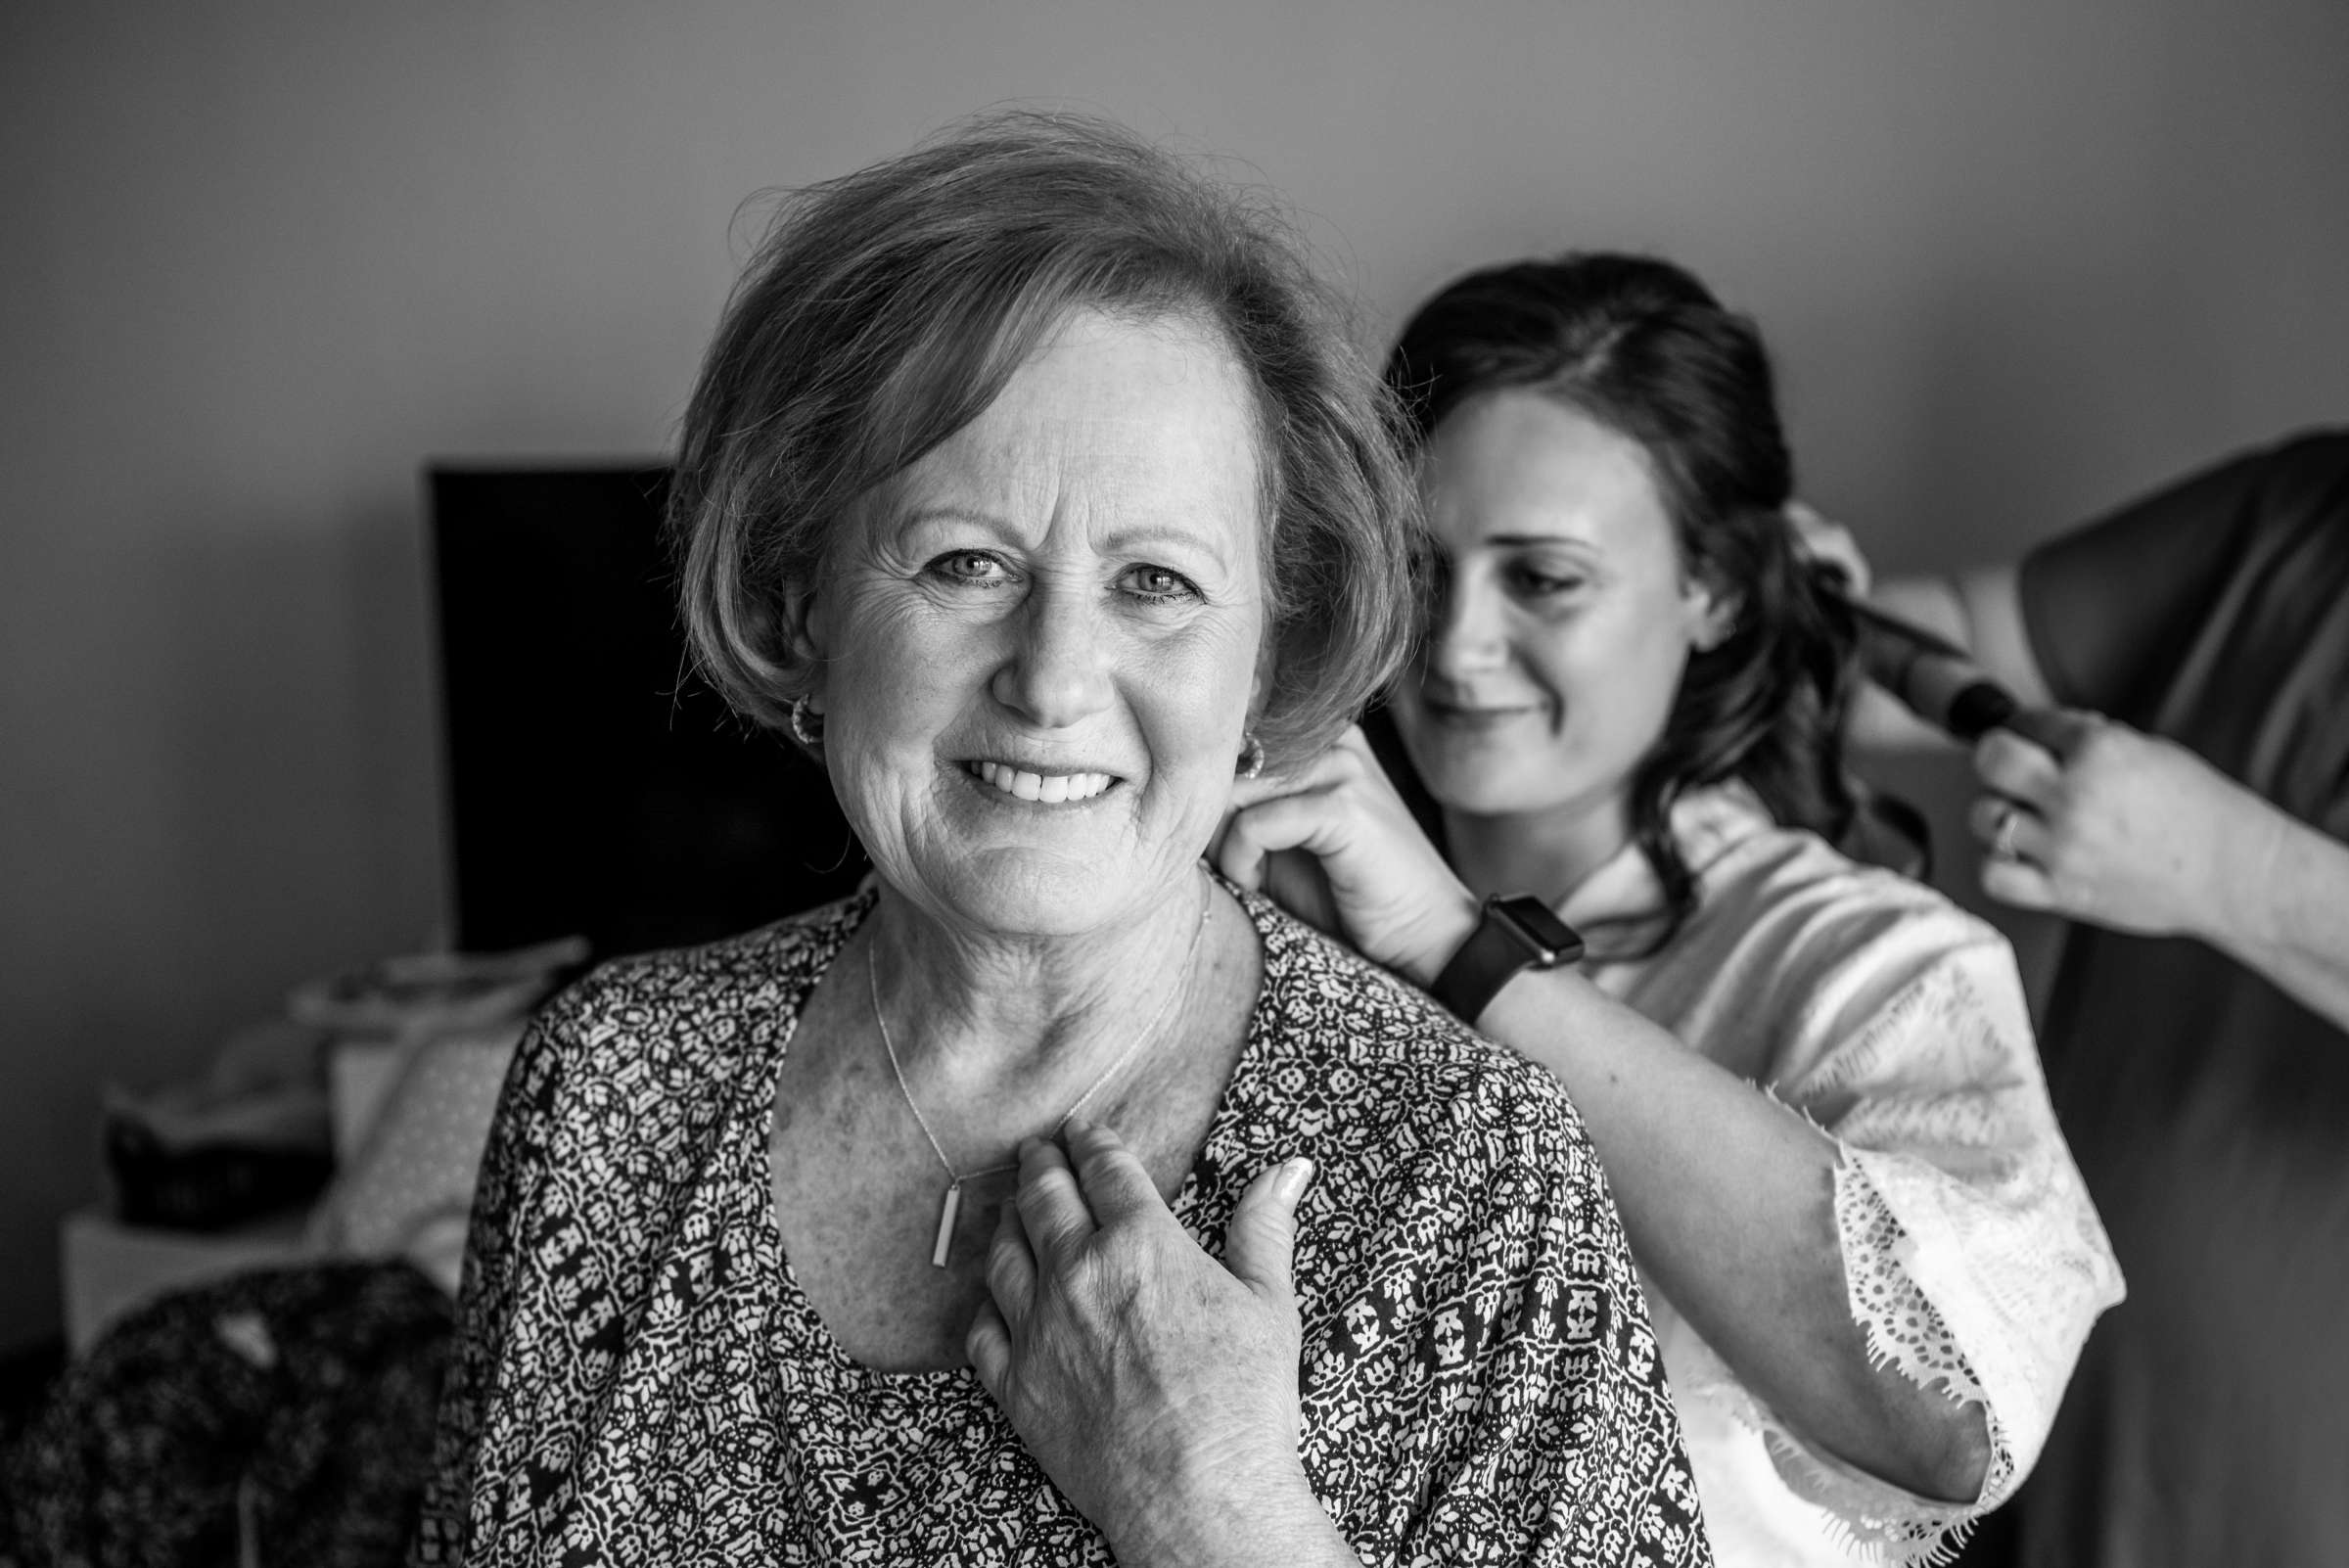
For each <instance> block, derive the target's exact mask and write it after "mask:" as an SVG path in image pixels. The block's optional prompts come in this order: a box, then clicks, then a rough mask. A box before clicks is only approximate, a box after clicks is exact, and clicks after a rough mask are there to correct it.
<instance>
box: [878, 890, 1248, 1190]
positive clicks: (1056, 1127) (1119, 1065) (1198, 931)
mask: <svg viewBox="0 0 2349 1568" xmlns="http://www.w3.org/2000/svg"><path fill="white" fill-rule="evenodd" d="M1200 881H1201V884H1202V886H1203V888H1204V887H1205V884H1206V878H1205V877H1202V878H1201V879H1200ZM1215 902H1216V900H1215V896H1214V893H1213V892H1212V890H1210V891H1207V892H1205V893H1204V894H1203V896H1202V897H1201V899H1200V900H1199V923H1198V924H1197V925H1195V926H1193V927H1192V928H1191V945H1190V946H1189V947H1187V948H1186V949H1184V951H1183V955H1182V968H1181V970H1180V971H1179V972H1178V973H1177V974H1176V975H1175V977H1174V989H1172V990H1171V991H1169V992H1167V995H1166V999H1165V1000H1164V1001H1162V1002H1160V1003H1159V1004H1158V1011H1157V1012H1155V1013H1152V1014H1151V1015H1150V1022H1149V1023H1147V1024H1145V1025H1143V1026H1142V1027H1141V1029H1140V1030H1138V1031H1137V1032H1135V1034H1134V1036H1133V1038H1130V1039H1128V1041H1127V1042H1126V1044H1125V1045H1124V1047H1123V1048H1121V1049H1120V1050H1119V1052H1118V1054H1117V1055H1116V1056H1115V1057H1113V1058H1111V1060H1110V1064H1109V1065H1108V1066H1107V1067H1105V1068H1103V1069H1102V1070H1101V1072H1100V1075H1099V1076H1098V1077H1096V1078H1095V1079H1094V1080H1093V1082H1092V1084H1091V1085H1090V1086H1089V1087H1087V1088H1086V1089H1085V1091H1084V1092H1083V1093H1082V1094H1080V1095H1078V1096H1077V1100H1076V1103H1075V1104H1073V1105H1071V1106H1070V1107H1069V1108H1068V1109H1067V1110H1065V1111H1063V1112H1061V1113H1060V1120H1059V1121H1057V1122H1055V1123H1053V1124H1052V1130H1053V1132H1054V1133H1055V1134H1057V1133H1058V1132H1059V1131H1060V1130H1061V1129H1062V1128H1065V1127H1067V1126H1068V1125H1069V1118H1071V1117H1073V1116H1075V1115H1076V1114H1077V1113H1078V1112H1079V1111H1082V1110H1083V1109H1084V1107H1085V1105H1086V1104H1087V1103H1088V1102H1090V1101H1091V1099H1092V1097H1093V1096H1094V1095H1096V1094H1098V1093H1100V1092H1101V1090H1102V1089H1104V1088H1105V1087H1107V1086H1108V1084H1109V1081H1110V1080H1111V1079H1113V1078H1116V1077H1117V1076H1118V1073H1119V1071H1120V1070H1121V1069H1123V1068H1124V1067H1125V1066H1126V1064H1127V1063H1128V1062H1130V1061H1131V1060H1133V1056H1134V1053H1135V1052H1136V1051H1138V1050H1140V1049H1141V1048H1142V1045H1143V1044H1144V1042H1146V1041H1147V1040H1148V1039H1149V1038H1151V1037H1152V1036H1153V1035H1155V1034H1157V1033H1158V1026H1159V1025H1160V1024H1161V1023H1163V1022H1165V1020H1166V1016H1167V1012H1168V1010H1169V1009H1170V1008H1172V1007H1173V1006H1174V998H1175V997H1177V996H1179V995H1181V994H1182V988H1183V982H1184V981H1185V980H1186V979H1188V978H1189V976H1190V972H1191V964H1192V962H1193V960H1195V959H1196V958H1197V957H1198V956H1199V942H1200V939H1201V938H1202V937H1204V936H1205V935H1206V934H1207V917H1208V914H1209V912H1210V911H1211V910H1213V909H1214V908H1215ZM879 952H880V944H879V943H877V942H876V943H875V944H873V945H871V946H869V947H867V948H866V949H865V952H864V979H865V990H866V992H868V993H870V995H871V996H872V999H873V1022H874V1023H875V1024H876V1025H878V1026H879V1028H880V1030H881V1049H882V1050H883V1052H885V1053H886V1054H887V1055H888V1057H889V1070H890V1073H891V1074H892V1075H893V1076H894V1077H895V1078H896V1079H897V1081H898V1093H899V1094H901V1095H903V1096H904V1097H905V1109H907V1110H909V1111H911V1112H912V1113H913V1125H914V1126H916V1127H918V1128H920V1129H921V1130H922V1136H923V1137H924V1138H927V1139H928V1140H929V1143H930V1152H931V1153H933V1154H935V1155H937V1156H938V1163H939V1164H940V1165H942V1166H944V1167H945V1169H946V1176H947V1178H948V1179H949V1180H950V1181H951V1182H952V1183H953V1185H954V1186H956V1187H960V1186H961V1185H962V1184H963V1183H964V1182H965V1181H971V1180H975V1179H977V1178H978V1177H980V1176H1000V1175H1002V1174H1003V1173H1004V1172H1006V1171H1016V1170H1018V1169H1019V1163H1018V1162H1017V1161H1013V1162H1012V1163H1010V1164H1007V1165H990V1166H989V1167H988V1168H987V1169H986V1170H984V1171H957V1170H955V1169H954V1162H953V1161H952V1160H949V1159H947V1158H946V1151H945V1149H944V1146H943V1145H941V1144H940V1142H939V1141H938V1134H937V1133H936V1132H933V1131H931V1130H930V1119H929V1118H928V1117H926V1116H924V1115H923V1114H922V1107H921V1102H920V1101H918V1100H916V1099H915V1098H914V1097H913V1088H912V1086H911V1085H910V1084H907V1083H906V1082H905V1069H904V1068H902V1067H900V1066H899V1065H898V1047H897V1045H896V1043H895V1042H894V1041H892V1040H891V1039H890V1038H889V1019H888V1018H887V1017H886V1016H885V1015H884V1014H883V1013H882V1011H881V965H880V958H879Z"/></svg>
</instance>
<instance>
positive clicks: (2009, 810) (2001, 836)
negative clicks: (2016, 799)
mask: <svg viewBox="0 0 2349 1568" xmlns="http://www.w3.org/2000/svg"><path fill="white" fill-rule="evenodd" d="M2022 819H2023V810H2022V807H2019V806H2016V805H2015V804H2014V803H2013V802H2012V801H2006V802H2003V803H2001V805H2000V807H1999V825H1998V826H1997V827H1996V828H1995V829H1993V830H1992V832H1991V835H1990V853H1991V854H1992V856H1993V857H1994V858H1996V859H2000V860H2015V859H2020V858H2021V855H2020V854H2019V853H2017V852H2016V850H2015V847H2014V830H2015V828H2016V826H2017V825H2019V824H2020V823H2021V821H2022Z"/></svg>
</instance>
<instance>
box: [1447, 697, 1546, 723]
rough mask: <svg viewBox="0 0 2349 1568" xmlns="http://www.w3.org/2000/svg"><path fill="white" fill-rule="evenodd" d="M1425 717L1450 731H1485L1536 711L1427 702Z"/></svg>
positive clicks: (1521, 708)
mask: <svg viewBox="0 0 2349 1568" xmlns="http://www.w3.org/2000/svg"><path fill="white" fill-rule="evenodd" d="M1424 706H1425V708H1426V711H1427V716H1428V717H1430V718H1432V719H1434V720H1435V721H1436V722H1437V723H1439V724H1442V725H1444V726H1445V727H1447V728H1450V729H1464V730H1487V729H1494V728H1497V727H1498V726H1500V725H1502V724H1505V723H1508V722H1509V721H1510V720H1511V719H1517V718H1523V717H1525V716H1526V715H1529V714H1533V713H1536V712H1537V711H1538V710H1536V709H1533V708H1528V707H1522V706H1519V707H1508V708H1469V707H1462V706H1459V705H1456V704H1452V703H1446V702H1437V701H1434V700H1432V699H1431V700H1429V701H1427V702H1426V703H1425V705H1424Z"/></svg>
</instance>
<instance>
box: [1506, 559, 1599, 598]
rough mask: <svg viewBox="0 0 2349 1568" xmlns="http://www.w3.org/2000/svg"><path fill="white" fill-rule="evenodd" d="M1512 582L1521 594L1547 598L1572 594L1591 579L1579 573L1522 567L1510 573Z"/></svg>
mask: <svg viewBox="0 0 2349 1568" xmlns="http://www.w3.org/2000/svg"><path fill="white" fill-rule="evenodd" d="M1509 576H1510V578H1511V580H1512V581H1513V582H1514V583H1515V584H1516V586H1517V591H1518V592H1520V593H1526V594H1532V595H1534V596H1535V597H1538V598H1547V597H1549V596H1551V595H1553V594H1560V593H1572V592H1573V591H1574V590H1575V589H1577V588H1579V587H1581V586H1582V585H1583V584H1584V583H1585V582H1586V581H1588V580H1589V579H1588V578H1586V577H1585V576H1583V575H1582V574H1581V573H1579V572H1543V571H1542V570H1540V569H1539V568H1537V567H1530V566H1521V567H1518V568H1517V569H1516V570H1515V571H1513V572H1511V573H1510V575H1509Z"/></svg>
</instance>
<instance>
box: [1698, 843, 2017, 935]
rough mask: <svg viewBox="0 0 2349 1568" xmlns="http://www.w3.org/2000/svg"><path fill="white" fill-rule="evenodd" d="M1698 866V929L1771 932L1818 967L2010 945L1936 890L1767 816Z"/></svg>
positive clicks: (1924, 883) (1988, 925)
mask: <svg viewBox="0 0 2349 1568" xmlns="http://www.w3.org/2000/svg"><path fill="white" fill-rule="evenodd" d="M1696 867H1697V888H1698V907H1697V914H1696V923H1701V924H1702V925H1704V926H1707V927H1714V928H1722V929H1727V930H1746V931H1756V930H1758V931H1762V932H1767V933H1770V934H1772V935H1773V936H1774V937H1775V938H1776V939H1777V940H1778V941H1780V942H1782V943H1784V944H1786V945H1788V946H1790V947H1791V948H1794V949H1796V950H1798V951H1800V952H1802V953H1805V954H1808V955H1810V956H1811V957H1812V958H1813V959H1814V960H1815V961H1817V962H1820V963H1826V964H1834V963H1846V964H1849V963H1862V964H1867V963H1876V962H1881V961H1883V959H1884V958H1885V957H1887V956H1889V954H1888V953H1887V952H1885V951H1883V950H1881V949H1886V948H1898V949H1900V950H1903V951H1907V952H1911V953H1914V954H1917V955H1920V956H1921V955H1925V954H1942V953H1956V952H1961V951H1965V950H1969V949H1991V950H1996V951H2005V950H2006V948H2007V942H2006V938H2005V937H2004V935H2003V934H2002V933H2001V932H2000V931H1999V929H1998V928H1997V927H1996V926H1994V925H1992V924H1991V923H1990V922H1989V921H1987V920H1985V919H1983V918H1982V917H1981V916H1979V915H1977V914H1975V913H1973V912H1972V911H1971V910H1968V909H1966V908H1964V907H1963V906H1962V905H1960V904H1959V903H1957V900H1955V899H1952V898H1951V897H1950V896H1949V895H1948V894H1946V893H1943V892H1942V891H1941V890H1940V889H1938V888H1936V887H1934V886H1932V885H1931V884H1930V883H1927V882H1922V881H1919V880H1917V879H1916V878H1914V877H1911V876H1908V875H1905V874H1904V873H1902V872H1899V871H1895V870H1891V869H1889V868H1887V867H1884V866H1879V865H1869V864H1866V863H1865V862H1862V861H1859V860H1855V859H1853V858H1851V857H1850V856H1849V855H1847V854H1845V853H1843V852H1841V851H1840V850H1838V849H1836V848H1835V847H1834V846H1833V845H1831V844H1829V843H1827V842H1826V840H1824V839H1822V838H1820V837H1819V835H1818V834H1817V833H1814V832H1811V831H1810V830H1809V829H1807V828H1790V827H1782V826H1780V825H1779V824H1777V823H1775V822H1773V821H1771V820H1770V819H1769V818H1768V817H1767V816H1765V817H1763V818H1762V819H1761V821H1760V822H1759V823H1758V824H1756V825H1754V826H1753V827H1752V828H1751V829H1750V830H1749V831H1747V832H1746V833H1744V834H1743V835H1741V836H1740V837H1738V838H1737V839H1736V840H1735V841H1734V842H1732V843H1730V844H1728V845H1727V846H1725V847H1724V848H1723V849H1721V850H1720V851H1719V852H1718V853H1714V854H1711V855H1708V856H1707V857H1705V858H1704V859H1703V860H1701V861H1698V862H1696Z"/></svg>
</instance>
